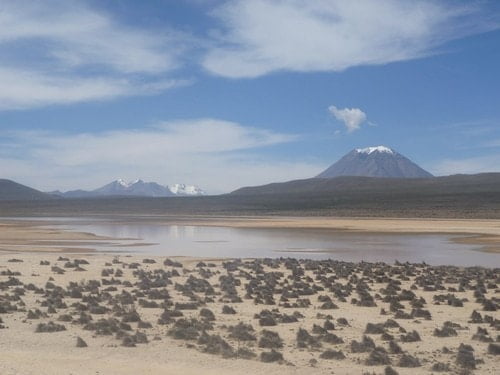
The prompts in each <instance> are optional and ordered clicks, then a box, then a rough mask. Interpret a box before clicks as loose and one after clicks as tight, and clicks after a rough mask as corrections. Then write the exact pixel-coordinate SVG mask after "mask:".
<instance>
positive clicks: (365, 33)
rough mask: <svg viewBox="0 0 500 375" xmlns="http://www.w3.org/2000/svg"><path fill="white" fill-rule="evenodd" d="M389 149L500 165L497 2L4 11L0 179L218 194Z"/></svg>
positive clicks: (138, 4)
mask: <svg viewBox="0 0 500 375" xmlns="http://www.w3.org/2000/svg"><path fill="white" fill-rule="evenodd" d="M378 145H385V146H388V147H391V148H393V149H394V150H396V151H398V152H400V153H402V154H403V155H405V156H407V157H409V158H410V159H411V160H413V161H414V162H416V163H417V164H419V165H420V166H422V167H423V168H425V169H427V170H428V171H430V172H431V173H433V174H435V175H449V174H456V173H481V172H490V171H496V172H500V2H499V1H495V0H492V1H486V0H477V1H476V0H463V1H461V0H432V1H431V0H377V1H372V0H358V1H350V0H313V1H311V0H286V1H285V0H272V1H271V0H267V1H266V0H233V1H218V0H184V1H182V0H148V1H135V0H121V1H115V0H88V1H84V0H75V1H73V0H70V1H68V0H44V1H35V0H31V1H24V0H16V1H12V0H0V178H8V179H12V180H15V181H17V182H20V183H23V184H26V185H29V186H31V187H34V188H37V189H40V190H43V191H51V190H56V189H58V190H62V191H66V190H72V189H94V188H97V187H99V186H102V185H104V184H106V183H108V182H110V181H112V180H114V179H117V178H122V179H124V180H135V179H138V178H140V179H143V180H146V181H156V182H158V183H161V184H173V183H186V184H194V185H198V186H200V187H201V188H202V189H204V190H205V191H206V192H208V193H210V194H219V193H225V192H229V191H232V190H234V189H236V188H238V187H241V186H248V185H260V184H264V183H270V182H278V181H287V180H292V179H299V178H309V177H312V176H315V175H317V174H319V173H320V172H321V171H322V170H323V169H325V168H326V167H328V166H329V165H330V164H332V163H333V162H335V161H336V160H338V159H339V158H340V157H342V156H343V155H344V154H346V153H347V152H349V151H351V150H352V149H354V148H363V147H368V146H378Z"/></svg>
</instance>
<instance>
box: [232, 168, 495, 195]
mask: <svg viewBox="0 0 500 375" xmlns="http://www.w3.org/2000/svg"><path fill="white" fill-rule="evenodd" d="M480 192H500V173H482V174H476V175H453V176H445V177H435V178H412V179H408V178H387V177H355V176H352V177H344V176H341V177H335V178H309V179H304V180H294V181H288V182H281V183H272V184H267V185H262V186H254V187H244V188H240V189H238V190H235V191H233V192H232V193H231V195H261V194H310V195H313V194H324V193H327V194H334V193H335V194H361V193H365V194H381V193H382V194H385V193H398V194H401V193H404V194H418V195H422V194H451V193H462V194H464V193H480Z"/></svg>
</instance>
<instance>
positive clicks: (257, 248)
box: [65, 221, 500, 267]
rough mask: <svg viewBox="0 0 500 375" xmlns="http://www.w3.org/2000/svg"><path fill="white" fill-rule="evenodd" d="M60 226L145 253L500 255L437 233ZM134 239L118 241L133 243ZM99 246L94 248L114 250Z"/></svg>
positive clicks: (460, 261) (460, 258)
mask: <svg viewBox="0 0 500 375" xmlns="http://www.w3.org/2000/svg"><path fill="white" fill-rule="evenodd" d="M65 227H67V228H70V229H73V230H78V231H85V232H92V233H95V234H98V235H105V236H110V237H119V238H137V239H141V240H142V241H144V242H147V243H154V244H153V245H151V246H133V247H126V248H124V250H126V251H133V252H138V253H143V254H145V255H146V254H149V255H165V256H167V255H168V256H174V255H183V256H201V257H280V256H283V257H287V256H291V257H297V258H313V259H325V258H333V259H338V260H345V261H362V260H364V261H369V262H376V261H384V262H389V263H393V262H394V261H395V260H399V261H401V262H405V261H409V262H422V261H424V262H427V263H429V264H454V265H483V266H489V267H499V266H500V255H498V254H491V253H484V252H478V251H474V249H475V248H477V246H474V245H465V244H455V243H453V242H451V241H450V236H448V235H440V234H371V233H359V232H356V233H353V232H338V231H327V230H313V229H310V230H308V229H274V228H273V229H256V228H226V227H204V226H192V225H166V224H156V223H155V224H150V223H147V224H144V223H113V222H92V223H89V222H88V221H87V222H85V221H82V222H80V223H78V222H72V223H69V224H68V225H67V226H66V225H65ZM134 242H137V241H128V242H127V241H124V242H123V243H124V244H126V243H134ZM118 249H119V248H107V247H105V246H102V247H100V248H98V250H102V251H106V250H114V251H116V250H118Z"/></svg>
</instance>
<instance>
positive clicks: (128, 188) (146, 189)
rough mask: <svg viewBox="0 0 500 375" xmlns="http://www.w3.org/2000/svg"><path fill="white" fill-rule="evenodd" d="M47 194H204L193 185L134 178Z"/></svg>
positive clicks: (101, 195)
mask: <svg viewBox="0 0 500 375" xmlns="http://www.w3.org/2000/svg"><path fill="white" fill-rule="evenodd" d="M49 194H52V195H56V196H60V197H64V198H92V197H112V196H121V197H123V196H128V197H176V196H196V195H204V194H205V193H204V191H203V190H201V189H200V188H198V187H197V186H193V185H185V184H174V185H160V184H158V183H156V182H145V181H143V180H135V181H132V182H125V181H124V180H122V179H118V180H115V181H112V182H110V183H109V184H106V185H104V186H102V187H100V188H97V189H95V190H90V191H88V190H71V191H67V192H64V193H63V192H61V191H52V192H49Z"/></svg>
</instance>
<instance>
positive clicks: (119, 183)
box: [113, 178, 129, 187]
mask: <svg viewBox="0 0 500 375" xmlns="http://www.w3.org/2000/svg"><path fill="white" fill-rule="evenodd" d="M113 182H116V184H117V185H121V186H123V187H128V186H129V184H127V183H126V182H125V181H124V180H122V179H121V178H119V179H118V180H115V181H113Z"/></svg>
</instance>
